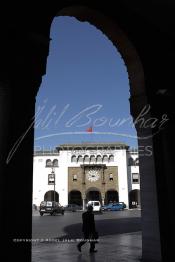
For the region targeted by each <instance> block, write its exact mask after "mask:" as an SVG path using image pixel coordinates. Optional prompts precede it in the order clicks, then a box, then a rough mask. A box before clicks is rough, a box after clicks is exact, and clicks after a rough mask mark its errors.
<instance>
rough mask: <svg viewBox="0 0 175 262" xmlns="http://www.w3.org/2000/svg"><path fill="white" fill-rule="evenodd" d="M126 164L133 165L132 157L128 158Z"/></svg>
mask: <svg viewBox="0 0 175 262" xmlns="http://www.w3.org/2000/svg"><path fill="white" fill-rule="evenodd" d="M128 166H134V160H133V158H132V157H130V158H129V159H128Z"/></svg>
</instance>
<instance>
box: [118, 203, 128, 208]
mask: <svg viewBox="0 0 175 262" xmlns="http://www.w3.org/2000/svg"><path fill="white" fill-rule="evenodd" d="M117 204H120V205H122V206H123V208H126V204H125V203H124V202H118V203H117Z"/></svg>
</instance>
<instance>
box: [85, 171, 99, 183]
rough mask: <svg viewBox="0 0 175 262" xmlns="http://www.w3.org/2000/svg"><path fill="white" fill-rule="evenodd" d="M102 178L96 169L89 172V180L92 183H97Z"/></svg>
mask: <svg viewBox="0 0 175 262" xmlns="http://www.w3.org/2000/svg"><path fill="white" fill-rule="evenodd" d="M99 178H100V174H99V171H98V170H96V169H91V170H89V171H88V172H87V179H88V180H89V181H91V182H95V181H97V180H98V179H99Z"/></svg>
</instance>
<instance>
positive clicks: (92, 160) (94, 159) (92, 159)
mask: <svg viewBox="0 0 175 262" xmlns="http://www.w3.org/2000/svg"><path fill="white" fill-rule="evenodd" d="M90 162H91V163H95V162H96V158H95V156H94V155H92V156H91V157H90Z"/></svg>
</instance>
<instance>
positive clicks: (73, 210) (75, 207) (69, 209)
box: [64, 204, 82, 212]
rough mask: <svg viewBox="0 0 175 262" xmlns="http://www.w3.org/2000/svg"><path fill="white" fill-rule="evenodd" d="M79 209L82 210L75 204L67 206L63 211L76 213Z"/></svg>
mask: <svg viewBox="0 0 175 262" xmlns="http://www.w3.org/2000/svg"><path fill="white" fill-rule="evenodd" d="M81 209H82V206H79V205H77V204H68V205H66V206H64V210H65V211H72V212H76V211H77V210H81Z"/></svg>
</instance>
